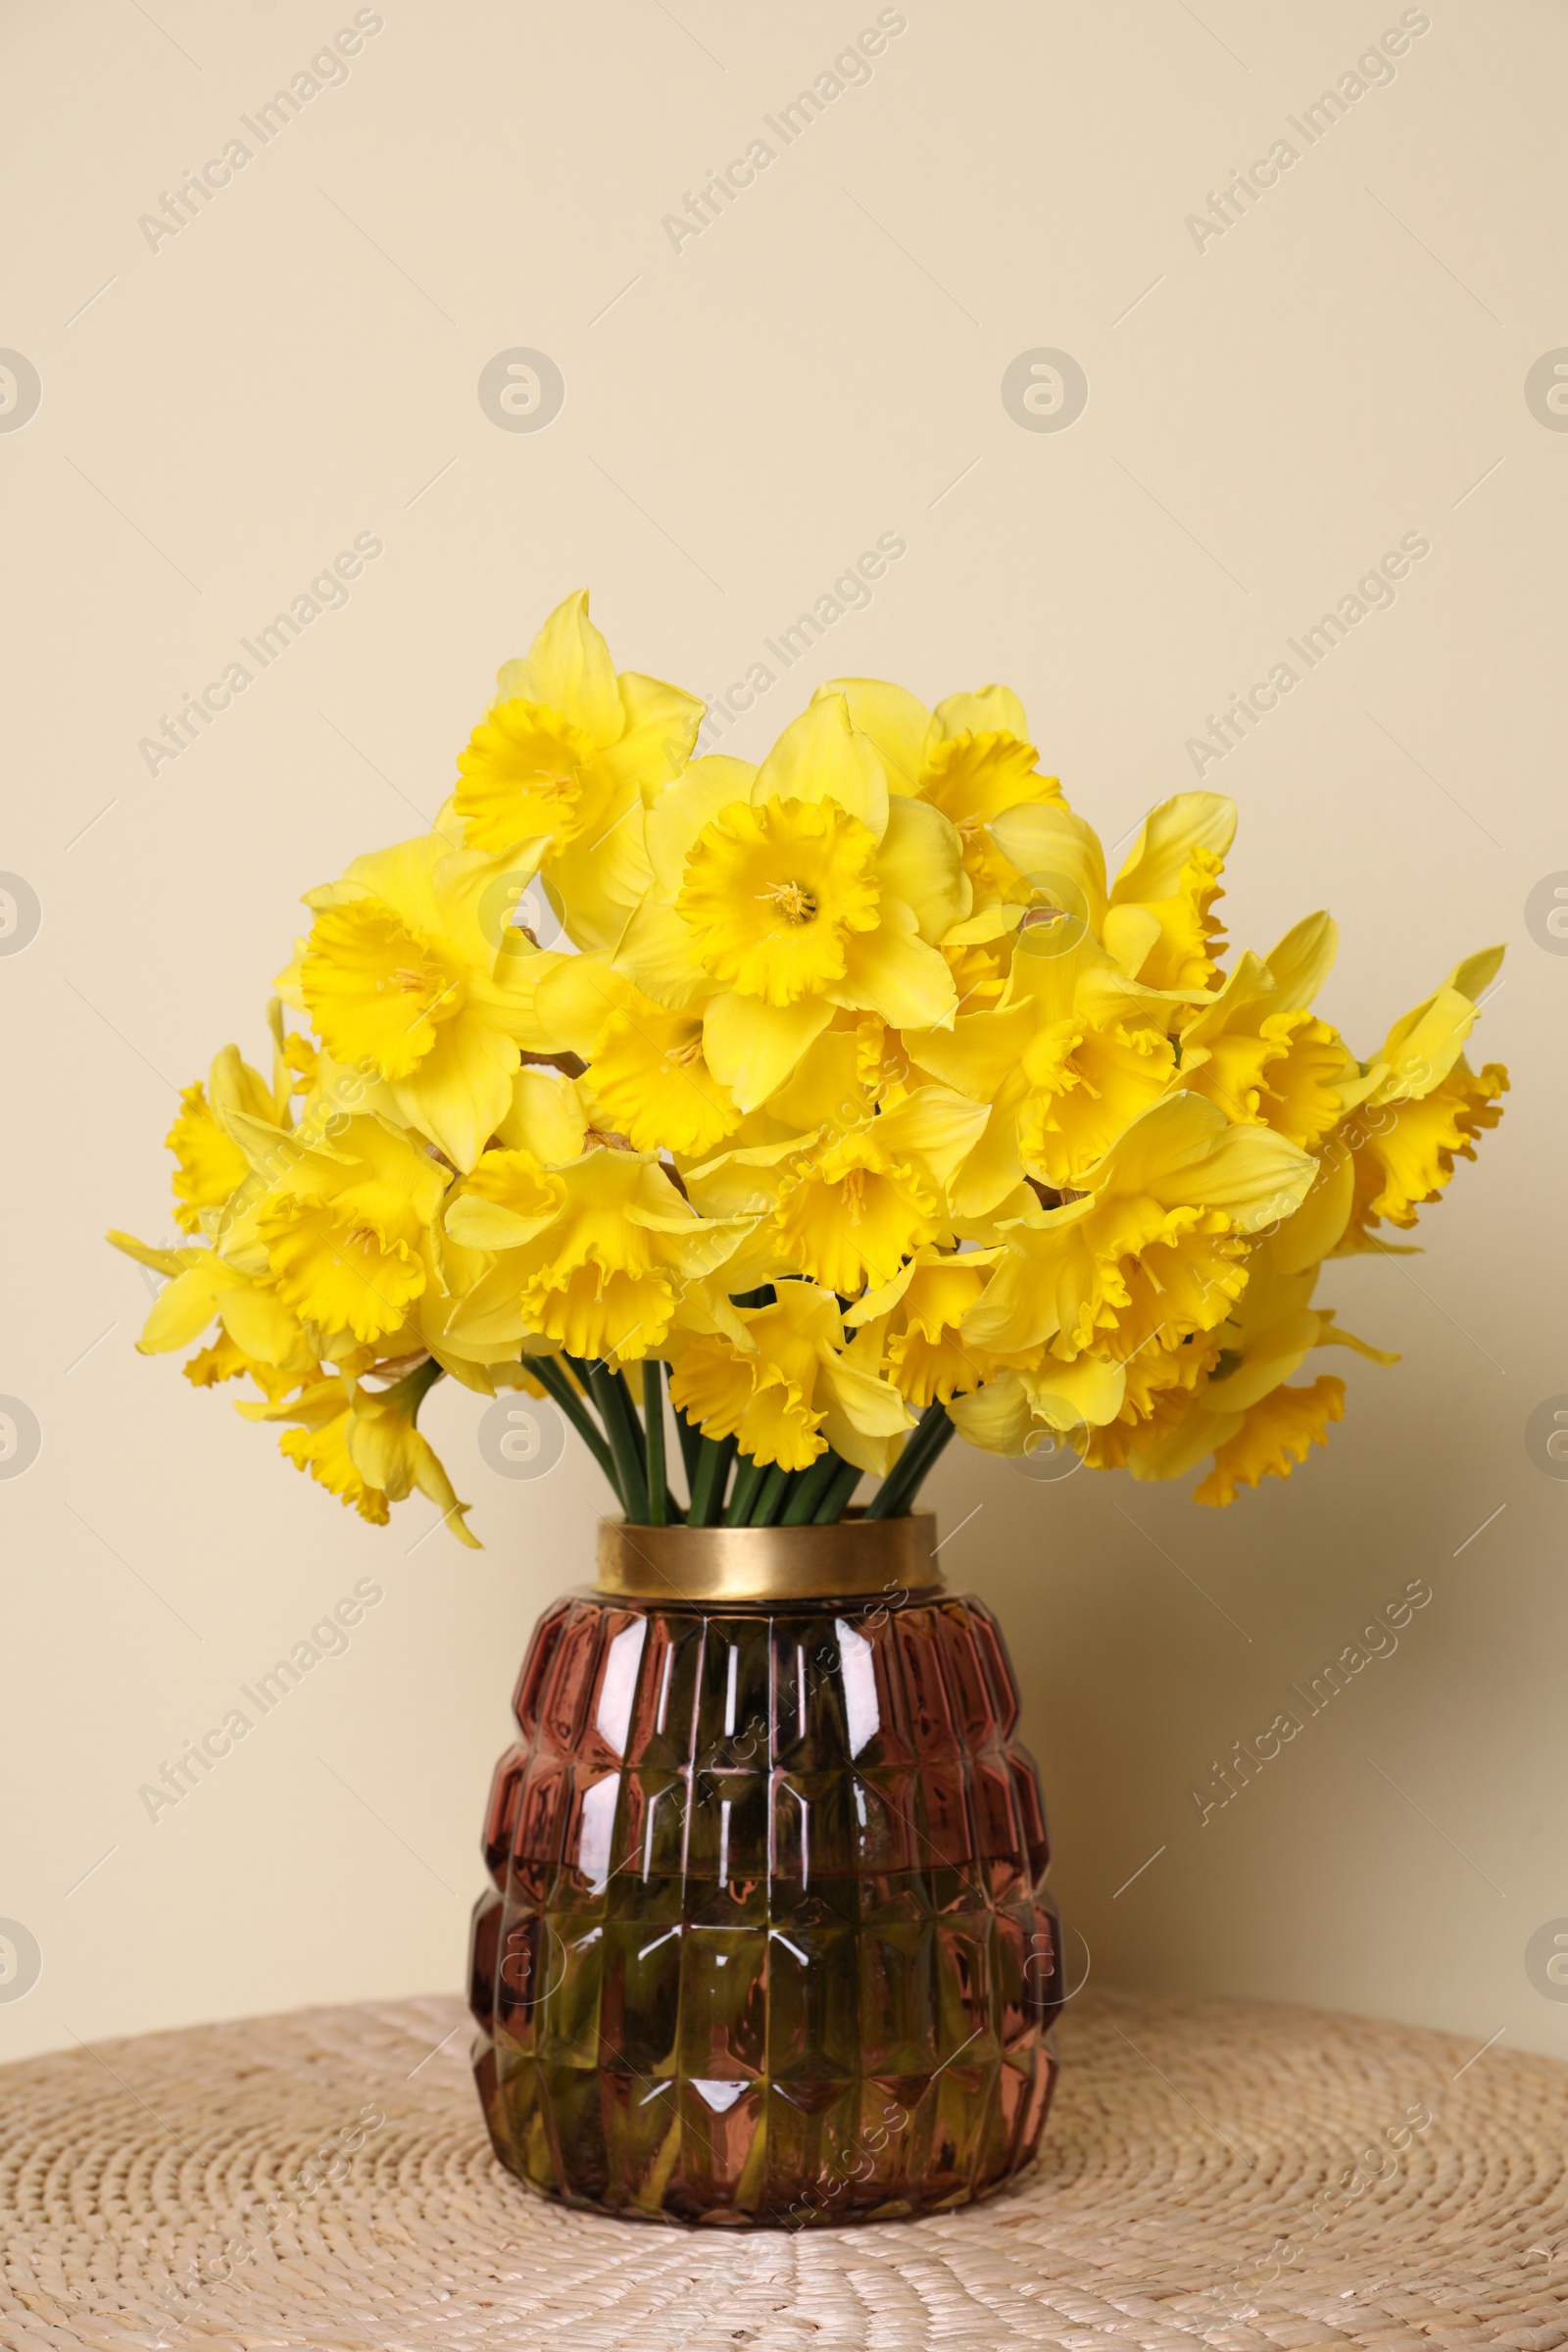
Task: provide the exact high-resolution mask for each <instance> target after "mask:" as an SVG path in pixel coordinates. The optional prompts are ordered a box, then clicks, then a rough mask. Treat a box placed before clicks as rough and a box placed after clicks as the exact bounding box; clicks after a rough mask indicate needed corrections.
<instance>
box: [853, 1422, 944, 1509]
mask: <svg viewBox="0 0 1568 2352" xmlns="http://www.w3.org/2000/svg"><path fill="white" fill-rule="evenodd" d="M953 1435H954V1428H953V1423H952V1421H951V1420H950V1419H949V1417H948V1408H947V1406H946V1405H945V1404H943V1403H941V1402H940V1401H939V1402H937V1403H934V1404H928V1405H927V1406H926V1408H925V1411H924V1412H923V1413H922V1414H921V1416H920V1420H919V1424H918V1426H917V1427H916V1429H915V1431H914V1434H913V1436H912V1437H911V1438H909V1439H908V1440H907V1443H906V1445H905V1448H904V1451H903V1452H902V1453H901V1454H900V1456H899V1458H898V1460H897V1461H896V1462H895V1463H894V1465H893V1468H892V1469H891V1470H890V1471H889V1473H888V1475H887V1477H886V1478H885V1479H884V1481H883V1483H882V1486H881V1489H880V1490H879V1492H878V1493H877V1494H876V1495H874V1496H873V1497H872V1499H871V1501H870V1503H869V1504H868V1506H867V1508H866V1514H865V1515H866V1517H867V1518H868V1519H902V1518H903V1517H904V1515H905V1514H906V1512H907V1510H908V1509H909V1507H910V1505H911V1504H912V1503H913V1501H914V1497H915V1495H916V1494H917V1492H918V1491H919V1487H920V1482H921V1480H922V1479H923V1478H924V1477H925V1474H926V1472H927V1471H928V1470H929V1469H930V1467H931V1465H932V1463H933V1462H934V1461H935V1460H936V1458H937V1456H938V1454H939V1453H940V1452H941V1451H942V1448H943V1446H946V1444H947V1443H948V1440H949V1439H950V1438H951V1437H952V1436H953Z"/></svg>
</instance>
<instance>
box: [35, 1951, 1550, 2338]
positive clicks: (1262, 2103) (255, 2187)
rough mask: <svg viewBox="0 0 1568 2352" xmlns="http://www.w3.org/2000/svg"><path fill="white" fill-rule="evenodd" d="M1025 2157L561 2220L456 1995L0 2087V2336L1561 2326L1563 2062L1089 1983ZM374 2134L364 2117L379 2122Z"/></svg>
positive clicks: (758, 2334) (72, 2057)
mask: <svg viewBox="0 0 1568 2352" xmlns="http://www.w3.org/2000/svg"><path fill="white" fill-rule="evenodd" d="M1060 2034H1061V2044H1062V2051H1063V2057H1064V2069H1063V2075H1062V2081H1061V2087H1060V2092H1059V2095H1058V2098H1057V2102H1056V2108H1055V2112H1054V2115H1053V2117H1052V2120H1051V2124H1050V2126H1049V2128H1048V2131H1047V2135H1046V2143H1045V2152H1044V2154H1043V2156H1042V2159H1041V2161H1040V2163H1039V2164H1038V2165H1037V2166H1036V2168H1035V2169H1034V2171H1033V2172H1031V2173H1029V2174H1027V2175H1025V2176H1024V2178H1023V2180H1021V2181H1020V2182H1018V2183H1015V2184H1014V2185H1013V2186H1012V2187H1011V2188H1010V2189H1007V2190H1005V2191H1004V2192H1003V2193H1002V2194H1001V2195H999V2196H998V2197H996V2198H994V2199H993V2200H992V2201H991V2202H990V2203H988V2204H985V2205H981V2206H976V2207H972V2208H970V2209H968V2210H965V2211H959V2212H956V2213H952V2214H948V2215H945V2216H942V2217H940V2218H938V2219H936V2220H931V2221H922V2222H909V2223H897V2222H895V2223H884V2224H881V2225H879V2226H872V2227H867V2228H862V2229H813V2230H811V2231H809V2232H798V2233H793V2234H791V2233H781V2232H777V2231H769V2230H758V2231H744V2232H729V2231H723V2232H710V2231H705V2230H690V2229H661V2228H657V2227H654V2226H647V2225H642V2226H640V2225H637V2224H634V2223H618V2222H610V2221H604V2220H600V2219H599V2218H597V2217H593V2216H586V2215H580V2214H572V2213H566V2212H563V2211H561V2210H560V2209H558V2208H556V2207H554V2206H551V2205H548V2204H546V2203H544V2202H542V2201H541V2200H539V2199H537V2198H535V2197H533V2196H532V2195H530V2194H529V2193H528V2192H527V2191H526V2190H524V2189H522V2188H520V2187H518V2186H517V2184H516V2183H515V2181H513V2180H511V2179H510V2177H509V2176H508V2175H507V2174H506V2173H504V2172H503V2171H502V2170H501V2169H500V2168H499V2167H498V2166H497V2165H496V2164H495V2163H494V2161H493V2159H492V2157H491V2155H490V2150H489V2145H488V2143H487V2141H486V2139H485V2136H484V2132H483V2130H482V2128H481V2125H480V2119H479V2111H478V2106H477V2103H476V2101H475V2098H474V2093H473V2087H472V2082H471V2080H470V2077H469V2074H468V2068H467V2060H466V2042H467V2032H466V2019H465V2018H464V2016H463V2013H462V2012H461V2011H460V2009H459V2006H458V2004H457V2003H456V2002H455V2001H449V2000H422V2001H402V2002H396V2003H387V2004H374V2003H371V2004H366V2005H363V2006H361V2007H358V2008H350V2009H317V2010H307V2011H303V2012H301V2013H299V2014H297V2015H295V2016H291V2017H280V2018H262V2019H255V2020H251V2021H249V2022H245V2023H240V2024H235V2025H222V2026H205V2027H199V2028H196V2029H194V2030H192V2031H189V2032H185V2033H178V2034H152V2035H147V2036H144V2037H142V2038H140V2039H137V2040H131V2041H120V2042H106V2043H103V2044H101V2045H98V2046H96V2047H95V2048H93V2049H91V2050H88V2049H85V2048H83V2049H80V2050H76V2051H73V2052H72V2053H71V2054H69V2055H67V2056H59V2057H48V2058H39V2059H33V2060H30V2061H28V2062H26V2063H25V2064H23V2065H20V2066H13V2067H10V2068H7V2069H5V2070H3V2071H0V2217H3V2222H4V2229H5V2236H6V2240H7V2246H6V2254H5V2275H4V2282H3V2286H0V2343H3V2344H4V2346H5V2347H6V2352H13V2348H21V2347H26V2348H27V2352H33V2348H34V2347H38V2348H40V2352H41V2348H42V2347H45V2346H47V2347H49V2348H50V2352H67V2348H68V2347H69V2348H70V2352H76V2347H79V2346H92V2347H93V2348H94V2352H152V2348H153V2347H157V2346H160V2345H168V2346H181V2345H189V2346H200V2347H201V2348H202V2352H228V2348H230V2347H233V2348H234V2352H240V2348H243V2352H283V2348H285V2347H286V2348H287V2352H302V2348H306V2347H308V2348H309V2352H349V2348H351V2347H352V2352H371V2348H376V2352H404V2348H407V2352H416V2348H417V2347H424V2346H427V2345H436V2344H439V2345H441V2346H443V2347H447V2348H448V2352H463V2348H465V2347H469V2346H472V2347H484V2348H485V2352H491V2348H499V2347H503V2346H504V2347H507V2348H508V2352H548V2348H550V2347H554V2346H558V2345H560V2346H567V2345H569V2346H570V2347H572V2352H622V2348H623V2347H624V2348H631V2347H635V2348H636V2352H717V2348H718V2347H723V2348H724V2352H734V2347H736V2346H737V2345H740V2346H747V2347H755V2348H756V2352H785V2347H790V2348H792V2352H807V2348H808V2347H809V2352H849V2347H851V2346H857V2347H859V2346H865V2347H870V2348H871V2352H937V2348H938V2347H940V2348H941V2352H999V2348H1001V2347H1008V2346H1014V2345H1020V2346H1021V2345H1039V2344H1051V2345H1059V2346H1061V2347H1063V2348H1064V2352H1091V2347H1093V2348H1094V2352H1108V2347H1109V2346H1110V2345H1111V2344H1112V2343H1114V2344H1116V2345H1118V2346H1121V2345H1125V2346H1129V2347H1132V2346H1137V2347H1140V2348H1142V2352H1189V2348H1190V2347H1192V2346H1193V2345H1194V2344H1196V2343H1202V2344H1209V2345H1214V2346H1216V2347H1218V2348H1219V2352H1265V2347H1268V2346H1280V2347H1283V2348H1284V2352H1320V2348H1323V2352H1326V2348H1327V2347H1329V2346H1332V2345H1348V2344H1357V2345H1365V2346H1368V2347H1376V2352H1406V2348H1407V2347H1408V2348H1409V2352H1415V2347H1417V2346H1418V2345H1423V2344H1430V2345H1437V2346H1440V2347H1447V2346H1454V2347H1458V2346H1466V2347H1468V2346H1476V2345H1483V2344H1486V2345H1499V2346H1506V2347H1508V2352H1551V2347H1553V2346H1555V2345H1558V2344H1561V2343H1563V2342H1564V2341H1565V2340H1568V2178H1565V2174H1568V2067H1563V2066H1560V2065H1558V2064H1556V2063H1555V2062H1553V2061H1551V2060H1549V2059H1544V2058H1528V2057H1519V2056H1510V2055H1505V2054H1504V2053H1503V2052H1502V2051H1501V2050H1500V2049H1491V2050H1488V2051H1487V2052H1486V2054H1485V2055H1484V2056H1482V2057H1480V2058H1479V2059H1477V2058H1475V2057H1474V2046H1475V2045H1474V2043H1473V2042H1466V2041H1464V2040H1461V2039H1458V2038H1455V2037H1453V2036H1449V2035H1446V2034H1428V2033H1420V2032H1417V2031H1415V2030H1414V2029H1412V2028H1405V2027H1400V2026H1389V2025H1379V2024H1373V2023H1368V2022H1365V2021H1362V2020H1358V2019H1353V2018H1344V2017H1333V2016H1326V2015H1323V2014H1320V2013H1318V2012H1314V2011H1309V2010H1303V2009H1288V2008H1276V2007H1273V2006H1264V2005H1261V2004H1254V2003H1242V2002H1232V2001H1202V2002H1200V2001H1178V2000H1166V1999H1154V1998H1148V1997H1142V1996H1135V1995H1120V1994H1113V1993H1111V1994H1106V1993H1099V1994H1096V1993H1086V1994H1084V1995H1083V1996H1082V1997H1081V1999H1080V2000H1078V2001H1077V2002H1075V2003H1073V2004H1072V2006H1071V2008H1070V2009H1069V2011H1068V2013H1067V2016H1066V2019H1065V2020H1064V2022H1063V2025H1062V2027H1061V2029H1060ZM378 2119H380V2120H378Z"/></svg>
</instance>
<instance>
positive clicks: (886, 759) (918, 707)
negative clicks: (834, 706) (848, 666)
mask: <svg viewBox="0 0 1568 2352" xmlns="http://www.w3.org/2000/svg"><path fill="white" fill-rule="evenodd" d="M835 695H842V696H843V698H844V700H845V702H846V703H848V705H849V707H850V718H851V721H852V723H853V724H854V725H855V726H856V727H858V729H859V731H860V733H861V734H862V735H868V736H869V737H870V739H871V741H872V742H873V743H874V744H875V745H876V748H877V750H878V751H879V752H880V753H881V755H882V763H883V766H884V767H885V768H886V770H887V779H888V790H889V791H890V792H891V793H894V794H908V793H915V792H918V791H919V789H920V780H921V776H922V773H923V771H924V768H925V763H926V758H927V755H928V753H929V751H930V748H931V745H932V744H933V743H934V742H935V740H936V737H937V732H938V729H937V724H936V721H935V719H934V718H933V717H932V715H931V712H930V711H928V710H927V709H926V707H925V705H924V703H922V702H920V701H918V700H917V699H916V697H915V696H914V695H912V694H910V693H909V692H908V691H907V689H906V688H905V687H903V686H890V685H888V684H887V683H886V681H885V680H884V679H882V678H829V679H828V681H827V683H826V685H825V686H819V687H818V688H817V690H816V692H815V694H814V695H813V696H812V697H811V700H812V701H813V702H816V703H821V702H828V701H831V700H832V698H833V697H834V696H835Z"/></svg>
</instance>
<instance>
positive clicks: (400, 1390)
mask: <svg viewBox="0 0 1568 2352" xmlns="http://www.w3.org/2000/svg"><path fill="white" fill-rule="evenodd" d="M441 1376H442V1375H441V1366H440V1365H439V1364H438V1363H437V1362H436V1360H435V1357H434V1356H433V1355H427V1356H426V1357H425V1359H424V1362H423V1363H422V1364H416V1365H415V1367H414V1370H413V1371H412V1372H406V1373H405V1374H404V1376H403V1378H402V1379H401V1380H399V1381H395V1382H394V1383H393V1385H392V1387H391V1388H389V1389H383V1390H382V1392H381V1401H382V1403H383V1404H390V1405H392V1406H393V1407H394V1408H395V1409H396V1410H397V1411H398V1412H400V1413H407V1414H408V1416H409V1419H410V1420H411V1421H412V1420H413V1419H414V1417H415V1415H416V1414H417V1412H418V1409H419V1407H420V1405H421V1404H422V1403H423V1402H424V1399H425V1397H427V1396H428V1395H429V1393H430V1391H431V1390H432V1389H433V1388H434V1387H435V1384H436V1382H437V1381H438V1380H439V1379H440V1378H441Z"/></svg>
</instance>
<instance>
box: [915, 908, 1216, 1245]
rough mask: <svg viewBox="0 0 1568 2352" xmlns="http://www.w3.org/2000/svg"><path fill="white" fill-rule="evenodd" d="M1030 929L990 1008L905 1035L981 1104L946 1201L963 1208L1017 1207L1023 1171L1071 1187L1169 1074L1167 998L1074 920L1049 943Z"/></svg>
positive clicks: (930, 1064) (1006, 1210)
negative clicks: (1069, 932)
mask: <svg viewBox="0 0 1568 2352" xmlns="http://www.w3.org/2000/svg"><path fill="white" fill-rule="evenodd" d="M1032 936H1033V935H1032V933H1030V932H1026V933H1025V934H1024V937H1023V940H1022V941H1021V943H1020V947H1019V951H1018V953H1016V954H1015V955H1014V956H1013V958H1012V965H1011V970H1010V973H1009V975H1008V978H1007V982H1006V986H1005V991H1004V993H1003V997H1002V1001H1001V1003H1000V1004H999V1005H997V1007H996V1009H995V1011H992V1012H978V1013H968V1014H965V1013H960V1014H959V1016H958V1018H957V1019H956V1021H955V1023H954V1024H953V1027H952V1029H951V1030H950V1031H947V1032H943V1031H940V1030H939V1031H927V1032H912V1031H911V1032H907V1034H906V1037H905V1045H906V1048H907V1052H908V1053H909V1054H910V1055H911V1057H912V1059H913V1060H914V1061H915V1063H916V1064H917V1065H918V1067H919V1068H921V1069H923V1070H930V1071H931V1072H932V1073H933V1074H934V1075H935V1076H937V1077H939V1078H941V1079H943V1080H945V1081H946V1083H947V1084H948V1085H950V1086H952V1087H955V1088H956V1089H958V1090H959V1091H960V1092H961V1093H963V1094H966V1095H968V1096H969V1097H970V1098H971V1099H972V1100H973V1101H975V1102H977V1103H984V1104H986V1105H988V1116H987V1119H986V1122H985V1126H984V1130H983V1133H982V1135H981V1136H980V1138H979V1140H978V1141H977V1143H976V1145H975V1148H974V1150H973V1152H972V1153H971V1155H970V1157H969V1159H968V1160H967V1162H966V1164H965V1166H964V1168H963V1170H962V1172H961V1174H959V1176H958V1177H957V1178H956V1182H955V1185H954V1192H953V1201H954V1207H955V1210H956V1213H957V1214H959V1215H960V1216H962V1217H964V1218H967V1219H970V1220H972V1219H975V1218H981V1217H986V1216H997V1215H1006V1214H1016V1213H1017V1208H1018V1206H1019V1205H1020V1203H1019V1201H1018V1194H1019V1187H1020V1186H1021V1185H1022V1183H1023V1182H1024V1179H1025V1178H1026V1177H1033V1178H1035V1179H1037V1180H1038V1181H1039V1182H1040V1183H1042V1184H1044V1185H1046V1186H1049V1187H1050V1188H1052V1189H1053V1190H1055V1191H1063V1190H1067V1189H1069V1188H1076V1187H1077V1186H1078V1185H1079V1184H1080V1183H1081V1182H1082V1181H1083V1180H1084V1179H1085V1177H1086V1176H1087V1174H1088V1171H1089V1170H1090V1169H1092V1168H1093V1167H1095V1166H1096V1165H1097V1164H1098V1162H1099V1161H1101V1160H1102V1159H1103V1156H1104V1154H1105V1152H1106V1151H1107V1150H1108V1149H1109V1147H1110V1145H1111V1144H1112V1143H1114V1142H1115V1140H1116V1138H1117V1137H1118V1136H1119V1135H1121V1134H1122V1133H1124V1131H1125V1130H1126V1128H1127V1127H1128V1126H1129V1125H1130V1124H1131V1122H1132V1121H1133V1120H1134V1119H1135V1118H1137V1116H1138V1115H1139V1113H1140V1112H1141V1111H1143V1110H1146V1109H1147V1108H1148V1107H1149V1105H1150V1104H1151V1103H1154V1102H1156V1101H1157V1100H1158V1099H1159V1097H1160V1096H1161V1095H1163V1094H1164V1093H1165V1092H1166V1091H1167V1090H1168V1089H1169V1087H1170V1086H1171V1084H1172V1082H1173V1080H1174V1076H1175V1071H1176V1051H1175V1048H1174V1046H1173V1045H1172V1044H1171V1042H1170V1039H1169V1038H1168V1036H1167V1035H1166V1031H1165V1023H1166V1021H1167V1020H1168V1018H1169V1016H1170V1012H1171V1005H1170V1003H1169V1002H1168V1001H1164V1000H1161V999H1160V998H1159V997H1157V996H1155V995H1154V994H1153V993H1152V992H1149V991H1141V990H1140V989H1139V988H1138V987H1137V986H1136V985H1135V984H1134V983H1132V982H1129V981H1128V980H1127V979H1126V977H1125V976H1124V974H1123V973H1122V972H1121V971H1120V970H1119V969H1118V967H1117V966H1116V964H1115V963H1114V962H1113V960H1112V959H1111V957H1110V956H1108V955H1107V954H1106V952H1105V951H1104V950H1103V948H1102V947H1101V946H1100V945H1099V944H1098V942H1097V941H1096V940H1095V939H1094V938H1093V937H1092V936H1091V935H1090V934H1089V933H1088V932H1086V931H1084V930H1082V929H1081V928H1080V930H1079V933H1078V936H1077V938H1076V939H1074V940H1070V941H1069V942H1067V943H1066V944H1062V945H1061V946H1060V947H1059V952H1057V953H1051V952H1049V950H1050V948H1051V947H1052V946H1054V945H1055V944H1056V943H1055V941H1054V938H1053V935H1052V934H1051V933H1050V932H1047V933H1045V934H1044V935H1043V936H1044V945H1045V950H1046V952H1041V953H1036V952H1034V951H1033V949H1032V947H1031V939H1032Z"/></svg>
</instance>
